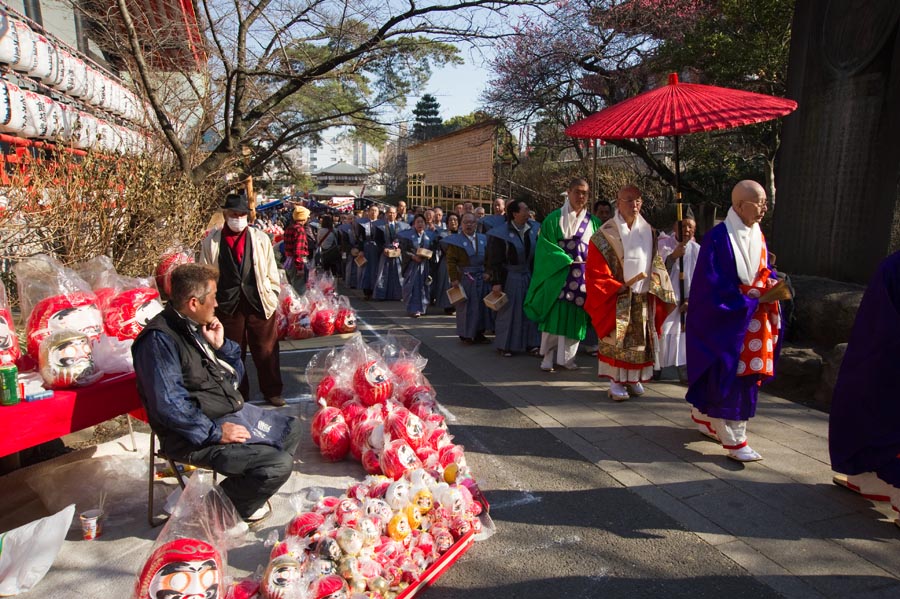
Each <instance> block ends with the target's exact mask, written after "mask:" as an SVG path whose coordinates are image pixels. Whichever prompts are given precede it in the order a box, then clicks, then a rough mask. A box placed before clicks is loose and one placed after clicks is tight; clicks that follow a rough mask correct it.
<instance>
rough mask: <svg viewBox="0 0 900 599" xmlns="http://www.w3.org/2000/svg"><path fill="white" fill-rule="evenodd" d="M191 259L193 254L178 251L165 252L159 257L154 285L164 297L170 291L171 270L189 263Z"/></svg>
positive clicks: (192, 259) (167, 295)
mask: <svg viewBox="0 0 900 599" xmlns="http://www.w3.org/2000/svg"><path fill="white" fill-rule="evenodd" d="M193 261H194V258H193V256H190V255H188V254H187V253H185V252H180V251H171V252H167V253H165V254H163V256H162V258H160V259H159V266H157V267H156V286H157V287H158V288H159V289H160V291H162V293H163V295H164V296H165V297H169V295H170V294H171V293H172V271H173V270H175V268H177V267H178V266H181V265H182V264H191V263H192V262H193Z"/></svg>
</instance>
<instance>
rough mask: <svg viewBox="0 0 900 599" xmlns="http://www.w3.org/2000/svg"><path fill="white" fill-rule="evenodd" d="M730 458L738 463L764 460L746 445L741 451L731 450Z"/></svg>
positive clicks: (729, 451) (729, 452)
mask: <svg viewBox="0 0 900 599" xmlns="http://www.w3.org/2000/svg"><path fill="white" fill-rule="evenodd" d="M728 457H729V458H731V459H732V460H734V461H736V462H758V461H760V460H761V459H763V457H762V456H761V455H759V454H758V453H756V452H755V451H753V449H751V447H750V446H749V445H744V446H743V447H741V448H740V449H729V450H728Z"/></svg>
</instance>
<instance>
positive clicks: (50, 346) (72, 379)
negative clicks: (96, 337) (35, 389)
mask: <svg viewBox="0 0 900 599" xmlns="http://www.w3.org/2000/svg"><path fill="white" fill-rule="evenodd" d="M38 367H39V368H40V372H41V378H43V379H44V382H45V383H46V384H47V385H48V386H50V387H52V388H53V389H65V388H67V387H84V386H85V385H90V384H91V383H93V382H96V381H97V380H98V379H99V378H100V377H101V376H102V374H103V373H101V372H99V371H98V370H97V367H96V366H95V365H94V354H93V351H92V350H91V342H90V341H88V338H87V336H86V335H85V334H84V333H79V332H77V331H59V332H56V333H53V334H52V335H50V336H49V337H47V338H46V339H44V340H43V341H42V342H41V349H40V355H39V357H38Z"/></svg>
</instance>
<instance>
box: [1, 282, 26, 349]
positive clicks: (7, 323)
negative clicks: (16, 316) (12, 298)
mask: <svg viewBox="0 0 900 599" xmlns="http://www.w3.org/2000/svg"><path fill="white" fill-rule="evenodd" d="M20 357H22V351H21V350H20V349H19V339H18V338H17V337H16V325H15V324H14V323H13V319H12V313H11V312H10V311H9V301H8V300H7V299H6V288H5V287H4V286H3V283H0V366H5V365H6V364H14V363H15V362H17V361H18V360H19V358H20Z"/></svg>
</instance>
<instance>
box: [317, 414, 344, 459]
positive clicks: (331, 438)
mask: <svg viewBox="0 0 900 599" xmlns="http://www.w3.org/2000/svg"><path fill="white" fill-rule="evenodd" d="M319 452H320V453H321V454H322V457H323V458H325V459H326V460H328V461H329V462H340V461H341V460H343V459H344V458H346V457H347V454H348V453H349V452H350V427H348V426H347V423H346V422H344V417H343V416H341V419H340V421H337V422H333V423H332V424H330V425H328V426H326V427H325V428H324V429H322V434H321V435H320V436H319Z"/></svg>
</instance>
